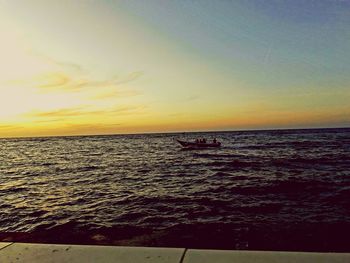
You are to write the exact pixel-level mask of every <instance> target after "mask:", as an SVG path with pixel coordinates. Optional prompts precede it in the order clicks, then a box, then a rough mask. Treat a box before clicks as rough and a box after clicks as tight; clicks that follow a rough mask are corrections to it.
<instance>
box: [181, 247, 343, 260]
mask: <svg viewBox="0 0 350 263" xmlns="http://www.w3.org/2000/svg"><path fill="white" fill-rule="evenodd" d="M213 262H215V263H231V262H232V263H253V262H254V263H304V262H305V263H349V262H350V253H306V252H260V251H225V250H221V251H220V250H197V249H189V250H188V251H187V253H186V256H185V258H184V261H183V263H213Z"/></svg>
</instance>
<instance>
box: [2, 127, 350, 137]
mask: <svg viewBox="0 0 350 263" xmlns="http://www.w3.org/2000/svg"><path fill="white" fill-rule="evenodd" d="M337 129H350V126H347V127H306V128H266V129H237V130H206V131H205V130H200V131H167V132H135V133H106V134H77V135H41V136H14V137H11V136H9V137H0V139H28V138H60V137H93V136H96V137H98V136H126V135H152V134H182V133H216V132H217V133H224V132H259V131H261V132H262V131H288V130H337Z"/></svg>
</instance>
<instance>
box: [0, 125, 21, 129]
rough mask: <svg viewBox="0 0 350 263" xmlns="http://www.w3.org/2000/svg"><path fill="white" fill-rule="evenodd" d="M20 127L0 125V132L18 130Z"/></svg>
mask: <svg viewBox="0 0 350 263" xmlns="http://www.w3.org/2000/svg"><path fill="white" fill-rule="evenodd" d="M19 128H22V127H19V126H16V125H0V130H12V129H19Z"/></svg>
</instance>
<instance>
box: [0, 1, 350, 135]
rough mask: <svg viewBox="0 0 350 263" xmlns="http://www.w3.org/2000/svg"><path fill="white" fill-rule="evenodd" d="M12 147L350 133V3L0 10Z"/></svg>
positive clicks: (3, 111) (4, 99) (5, 115)
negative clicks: (55, 138) (135, 137)
mask: <svg viewBox="0 0 350 263" xmlns="http://www.w3.org/2000/svg"><path fill="white" fill-rule="evenodd" d="M0 17H1V20H0V39H1V41H0V137H18V136H52V135H87V134H120V133H143V132H176V131H179V132H181V131H211V130H212V131H217V130H248V129H249V130H250V129H284V128H317V127H350V103H349V101H350V1H347V0H303V1H301V0H269V1H260V0H249V1H243V0H242V1H240V0H235V1H233V0H232V1H225V0H222V1H206V0H201V1H195V0H192V1H182V0H179V1H170V0H169V1H166V0H159V1H155V0H149V1H133V0H128V1H126V0H125V1H112V0H108V1H107V0H105V1H103V0H99V1H97V0H74V1H68V0H61V1H58V0H57V1H56V0H46V1H44V0H26V1H19V0H14V1H10V0H0Z"/></svg>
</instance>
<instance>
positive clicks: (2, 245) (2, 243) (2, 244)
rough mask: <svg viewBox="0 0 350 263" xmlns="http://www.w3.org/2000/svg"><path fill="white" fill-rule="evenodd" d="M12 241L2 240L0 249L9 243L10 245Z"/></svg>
mask: <svg viewBox="0 0 350 263" xmlns="http://www.w3.org/2000/svg"><path fill="white" fill-rule="evenodd" d="M11 243H12V242H0V249H2V248H4V247H7V246H8V245H10V244H11Z"/></svg>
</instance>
